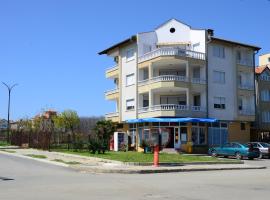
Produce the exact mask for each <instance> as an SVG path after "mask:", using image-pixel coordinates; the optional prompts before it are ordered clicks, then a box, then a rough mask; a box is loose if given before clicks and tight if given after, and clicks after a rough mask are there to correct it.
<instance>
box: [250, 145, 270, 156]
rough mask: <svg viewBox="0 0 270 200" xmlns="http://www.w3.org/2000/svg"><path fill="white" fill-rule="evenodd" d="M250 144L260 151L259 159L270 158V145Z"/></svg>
mask: <svg viewBox="0 0 270 200" xmlns="http://www.w3.org/2000/svg"><path fill="white" fill-rule="evenodd" d="M248 144H252V145H253V147H254V148H258V149H259V150H260V156H259V158H263V157H267V158H270V144H268V143H266V142H249V143H248Z"/></svg>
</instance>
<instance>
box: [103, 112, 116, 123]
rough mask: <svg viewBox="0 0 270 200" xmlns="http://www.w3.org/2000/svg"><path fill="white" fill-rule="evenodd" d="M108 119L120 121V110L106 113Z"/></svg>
mask: <svg viewBox="0 0 270 200" xmlns="http://www.w3.org/2000/svg"><path fill="white" fill-rule="evenodd" d="M105 119H106V120H111V121H113V122H119V113H118V112H112V113H108V114H106V115H105Z"/></svg>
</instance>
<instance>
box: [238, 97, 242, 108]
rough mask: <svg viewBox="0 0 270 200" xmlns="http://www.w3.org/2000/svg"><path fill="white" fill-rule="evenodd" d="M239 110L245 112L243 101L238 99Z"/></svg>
mask: <svg viewBox="0 0 270 200" xmlns="http://www.w3.org/2000/svg"><path fill="white" fill-rule="evenodd" d="M238 110H243V99H241V98H240V99H238Z"/></svg>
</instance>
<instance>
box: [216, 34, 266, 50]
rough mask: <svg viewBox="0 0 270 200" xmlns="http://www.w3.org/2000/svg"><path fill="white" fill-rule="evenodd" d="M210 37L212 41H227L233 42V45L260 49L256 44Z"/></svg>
mask: <svg viewBox="0 0 270 200" xmlns="http://www.w3.org/2000/svg"><path fill="white" fill-rule="evenodd" d="M211 39H212V40H214V41H219V42H227V43H231V44H235V45H240V46H245V47H249V48H253V49H254V50H256V51H258V50H260V49H261V48H260V47H257V46H254V45H251V44H244V43H240V42H236V41H233V40H227V39H223V38H218V37H211Z"/></svg>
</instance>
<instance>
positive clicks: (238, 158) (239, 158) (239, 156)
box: [235, 152, 242, 160]
mask: <svg viewBox="0 0 270 200" xmlns="http://www.w3.org/2000/svg"><path fill="white" fill-rule="evenodd" d="M235 157H236V159H237V160H241V159H242V155H241V154H240V153H239V152H236V153H235Z"/></svg>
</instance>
